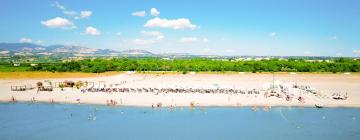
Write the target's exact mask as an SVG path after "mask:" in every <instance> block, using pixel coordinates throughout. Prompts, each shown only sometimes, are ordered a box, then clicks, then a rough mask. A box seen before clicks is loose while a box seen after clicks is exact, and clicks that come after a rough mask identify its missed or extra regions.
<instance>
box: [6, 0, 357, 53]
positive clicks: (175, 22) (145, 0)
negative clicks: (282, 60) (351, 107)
mask: <svg viewBox="0 0 360 140" xmlns="http://www.w3.org/2000/svg"><path fill="white" fill-rule="evenodd" d="M359 7H360V1H359V0H211V1H210V0H177V1H175V0H55V1H54V0H32V1H30V0H1V1H0V19H1V20H0V42H8V43H16V42H26V43H35V44H41V45H54V44H64V45H78V46H83V47H91V48H102V49H105V48H106V49H114V50H127V49H145V50H148V51H151V52H154V53H191V54H205V55H257V56H260V55H269V56H355V57H358V56H360V8H359Z"/></svg>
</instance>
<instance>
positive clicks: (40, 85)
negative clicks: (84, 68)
mask: <svg viewBox="0 0 360 140" xmlns="http://www.w3.org/2000/svg"><path fill="white" fill-rule="evenodd" d="M157 77H158V76H154V77H144V78H142V79H137V80H135V81H132V82H137V81H143V80H146V79H148V78H157ZM128 82H131V81H120V83H116V84H110V85H106V83H105V81H99V82H98V84H95V82H88V81H77V82H74V81H63V82H51V81H44V82H37V83H36V86H35V87H36V88H35V87H34V86H11V90H12V91H26V90H32V89H37V92H39V91H48V92H52V91H53V88H61V90H62V91H63V89H64V88H76V89H78V90H80V91H81V92H82V93H94V92H96V93H99V92H100V93H101V92H102V93H108V94H113V93H149V94H155V95H158V94H172V93H181V94H185V93H186V94H229V95H263V96H264V98H272V97H276V98H281V99H285V100H286V101H289V102H290V101H292V99H294V98H295V99H297V100H298V101H299V102H300V103H305V98H306V96H304V95H315V96H320V93H319V92H318V91H317V90H316V89H315V88H313V87H311V86H308V85H298V84H288V83H286V84H285V83H277V84H274V83H273V84H270V86H269V87H267V88H264V89H255V88H253V89H238V88H221V87H220V86H217V87H216V88H195V87H193V88H181V87H166V88H160V87H126V84H128ZM295 91H296V92H295ZM255 97H256V96H255ZM347 98H348V97H347V94H345V95H343V94H341V93H333V94H332V99H335V100H346V99H347ZM11 101H12V102H16V99H15V97H12V99H11ZM31 102H36V99H35V97H33V98H31ZM50 102H51V103H54V102H55V101H54V100H53V99H51V100H50ZM78 102H80V99H79V101H78ZM121 102H122V101H121ZM121 102H120V104H122V103H121ZM106 104H107V105H111V106H115V105H118V102H117V101H116V100H107V101H106ZM153 106H157V107H161V106H162V104H159V103H157V104H156V105H153Z"/></svg>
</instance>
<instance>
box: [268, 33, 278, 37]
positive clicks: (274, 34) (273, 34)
mask: <svg viewBox="0 0 360 140" xmlns="http://www.w3.org/2000/svg"><path fill="white" fill-rule="evenodd" d="M276 35H277V33H276V32H271V33H269V36H270V37H276Z"/></svg>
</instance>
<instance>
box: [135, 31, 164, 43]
mask: <svg viewBox="0 0 360 140" xmlns="http://www.w3.org/2000/svg"><path fill="white" fill-rule="evenodd" d="M140 33H141V35H142V36H144V37H145V38H138V39H134V40H133V41H132V42H133V43H134V44H136V45H152V44H157V43H159V42H161V41H162V40H163V39H164V38H165V36H164V35H163V33H161V32H159V31H141V32H140Z"/></svg>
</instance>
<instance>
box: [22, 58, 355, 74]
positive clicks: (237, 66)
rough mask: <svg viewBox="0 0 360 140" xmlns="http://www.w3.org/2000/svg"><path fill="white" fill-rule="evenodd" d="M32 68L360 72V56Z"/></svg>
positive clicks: (40, 66)
mask: <svg viewBox="0 0 360 140" xmlns="http://www.w3.org/2000/svg"><path fill="white" fill-rule="evenodd" d="M29 70H30V71H52V72H92V73H101V72H106V71H179V72H184V73H186V72H188V71H195V72H198V71H216V72H222V71H237V72H333V73H336V72H360V60H353V59H350V58H339V59H334V60H332V61H330V62H326V61H320V62H318V61H316V62H309V61H305V60H303V59H289V60H278V59H271V60H261V61H254V60H253V61H219V60H211V59H205V58H194V59H175V60H163V59H160V58H138V59H135V58H134V59H128V58H114V59H93V60H91V59H86V60H79V61H71V62H63V63H41V64H38V65H37V66H31V67H29Z"/></svg>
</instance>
